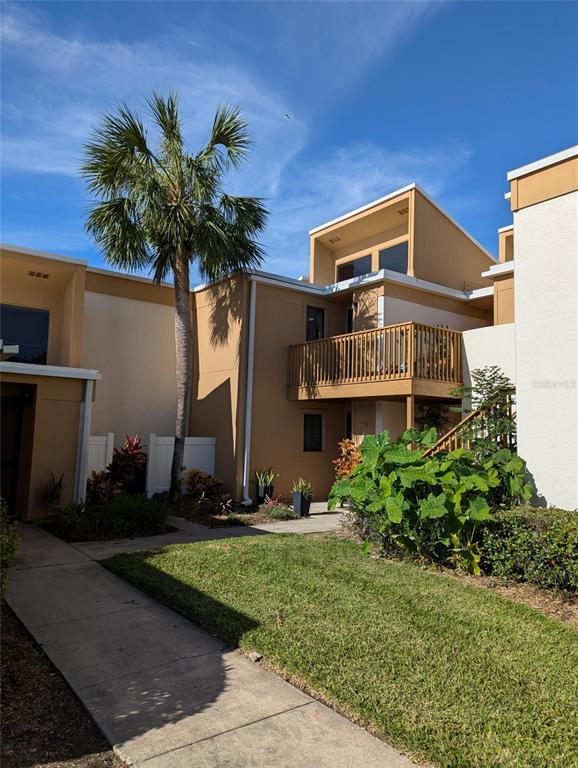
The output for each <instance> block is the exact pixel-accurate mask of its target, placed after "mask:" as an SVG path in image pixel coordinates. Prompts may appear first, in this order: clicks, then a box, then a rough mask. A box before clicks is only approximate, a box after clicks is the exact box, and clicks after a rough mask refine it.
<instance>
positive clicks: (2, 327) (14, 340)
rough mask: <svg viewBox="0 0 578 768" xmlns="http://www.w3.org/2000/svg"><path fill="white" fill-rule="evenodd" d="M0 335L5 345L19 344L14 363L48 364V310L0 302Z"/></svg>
mask: <svg viewBox="0 0 578 768" xmlns="http://www.w3.org/2000/svg"><path fill="white" fill-rule="evenodd" d="M0 337H1V338H2V340H3V341H4V345H5V346H8V345H11V344H18V346H19V348H20V349H19V352H18V354H17V355H14V356H13V357H11V358H10V361H11V362H14V363H37V364H41V365H46V353H47V350H48V311H47V310H46V309H29V308H28V307H13V306H11V305H10V304H0Z"/></svg>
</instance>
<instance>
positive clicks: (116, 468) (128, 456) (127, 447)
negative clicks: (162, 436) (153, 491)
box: [106, 435, 147, 493]
mask: <svg viewBox="0 0 578 768" xmlns="http://www.w3.org/2000/svg"><path fill="white" fill-rule="evenodd" d="M146 463H147V456H146V453H145V452H144V451H143V450H142V443H141V439H140V437H139V436H138V435H134V436H133V437H130V436H129V435H127V436H126V439H125V441H124V443H123V445H122V448H115V449H114V456H113V457H112V461H111V462H110V464H109V465H108V467H107V468H106V469H107V471H108V472H109V474H110V479H111V481H112V483H118V484H119V485H120V486H121V488H122V490H123V491H124V492H125V493H142V492H143V491H144V489H145V481H146Z"/></svg>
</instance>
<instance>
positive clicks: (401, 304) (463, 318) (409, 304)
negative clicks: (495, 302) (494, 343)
mask: <svg viewBox="0 0 578 768" xmlns="http://www.w3.org/2000/svg"><path fill="white" fill-rule="evenodd" d="M412 320H413V321H414V322H415V323H424V324H426V325H447V327H448V328H451V329H452V330H453V331H467V330H468V329H470V328H481V327H483V326H485V325H487V323H486V322H485V321H484V320H478V319H477V318H475V317H468V316H467V315H459V314H457V313H456V312H446V311H445V310H443V309H437V308H435V307H425V306H424V305H423V304H417V303H415V302H413V301H405V300H404V299H395V298H392V297H390V296H386V297H385V302H384V322H383V324H384V325H394V324H395V323H409V322H411V321H412Z"/></svg>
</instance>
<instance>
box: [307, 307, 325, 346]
mask: <svg viewBox="0 0 578 768" xmlns="http://www.w3.org/2000/svg"><path fill="white" fill-rule="evenodd" d="M324 336H325V310H324V309H319V307H307V327H306V329H305V341H317V339H322V338H323V337H324Z"/></svg>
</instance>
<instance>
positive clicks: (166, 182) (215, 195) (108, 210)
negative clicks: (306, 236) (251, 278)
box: [81, 93, 267, 501]
mask: <svg viewBox="0 0 578 768" xmlns="http://www.w3.org/2000/svg"><path fill="white" fill-rule="evenodd" d="M147 107H148V112H149V115H150V117H151V118H152V121H153V123H154V128H155V130H157V131H158V132H159V142H158V145H157V146H156V147H155V146H153V145H152V144H151V143H150V142H149V139H148V136H147V131H146V129H145V127H144V124H143V121H142V119H141V117H140V116H139V115H138V114H136V113H135V112H133V111H132V110H131V109H130V108H129V107H128V106H126V105H122V106H119V107H118V108H117V111H116V113H115V114H108V115H105V117H104V118H103V120H102V122H101V124H100V126H99V127H98V128H97V129H96V131H95V132H94V133H93V135H92V136H91V139H90V141H89V143H88V144H87V145H86V147H85V152H86V159H85V161H84V163H83V165H82V168H81V173H82V175H83V177H84V178H85V180H86V181H87V185H88V190H89V192H91V193H92V194H94V195H95V196H96V198H97V201H96V203H95V204H94V206H93V208H92V210H91V212H90V214H89V216H88V219H87V222H86V227H87V230H88V232H89V233H90V234H91V235H92V237H93V238H94V240H95V241H96V243H97V244H98V245H99V246H100V248H101V249H102V251H103V252H104V256H105V258H106V259H107V261H108V262H109V263H111V264H113V265H114V266H115V267H120V268H121V269H126V270H129V271H135V270H141V269H150V270H151V271H152V274H153V278H154V280H155V281H156V282H161V281H162V280H164V279H166V278H167V277H169V276H171V275H172V278H173V281H174V295H175V345H176V379H177V408H176V425H175V445H174V453H173V461H172V467H171V490H170V498H171V500H172V501H174V500H175V499H176V497H177V495H178V493H179V491H180V474H181V467H182V465H183V452H184V445H185V437H186V434H187V428H188V420H189V399H190V394H191V382H192V370H193V328H192V319H191V307H190V276H189V271H190V267H191V264H193V263H194V264H195V266H196V268H197V270H198V272H199V273H200V275H201V277H202V278H203V279H206V280H209V281H216V280H219V279H221V278H223V277H225V276H228V275H230V274H232V273H233V272H236V271H239V270H243V269H249V268H252V267H256V266H258V265H259V264H260V263H261V261H262V258H263V252H262V249H261V247H260V245H259V244H258V242H257V240H256V237H257V236H258V234H259V233H260V232H261V231H262V230H263V228H264V226H265V222H266V218H267V211H266V209H265V208H264V206H263V204H262V202H261V201H260V200H259V199H257V198H254V197H241V196H235V195H230V194H226V193H225V192H224V191H223V180H224V176H225V173H226V172H227V170H228V169H230V168H232V167H237V166H239V164H240V163H241V162H242V160H243V159H244V158H245V157H246V155H247V152H248V149H249V146H250V141H249V137H248V132H247V125H246V123H245V121H244V120H243V118H242V117H241V114H240V112H239V110H238V109H234V108H230V107H226V106H223V107H220V108H219V109H218V111H217V113H216V115H215V118H214V121H213V126H212V129H211V134H210V136H209V139H208V141H207V142H206V144H204V145H203V146H202V147H201V149H200V150H198V151H197V152H196V153H190V152H189V151H188V149H187V147H186V144H185V139H184V136H183V131H182V124H181V119H180V116H179V110H178V103H177V98H176V96H175V95H174V94H172V93H171V94H169V96H168V97H167V98H163V97H162V96H160V95H158V94H156V93H153V95H152V97H151V98H149V99H148V100H147Z"/></svg>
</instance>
